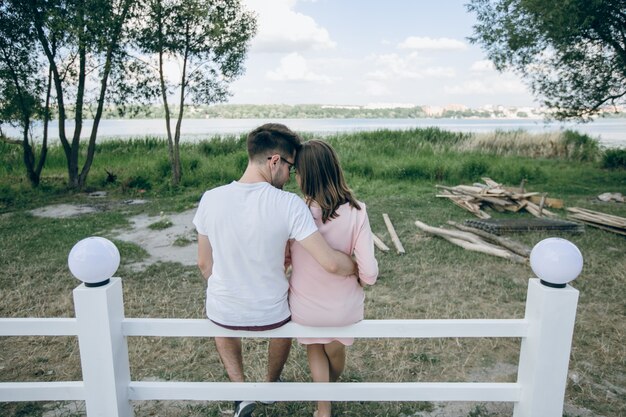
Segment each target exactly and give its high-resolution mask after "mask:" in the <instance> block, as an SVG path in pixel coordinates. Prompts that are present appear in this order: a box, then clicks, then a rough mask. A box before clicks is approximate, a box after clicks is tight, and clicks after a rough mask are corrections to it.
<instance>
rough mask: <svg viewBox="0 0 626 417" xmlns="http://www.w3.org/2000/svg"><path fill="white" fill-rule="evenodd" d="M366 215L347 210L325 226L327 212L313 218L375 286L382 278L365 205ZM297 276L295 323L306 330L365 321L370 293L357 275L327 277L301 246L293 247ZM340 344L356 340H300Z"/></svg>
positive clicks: (315, 209)
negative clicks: (364, 313) (336, 341)
mask: <svg viewBox="0 0 626 417" xmlns="http://www.w3.org/2000/svg"><path fill="white" fill-rule="evenodd" d="M359 205H360V206H361V210H356V209H354V208H352V207H350V204H349V203H346V204H343V205H342V206H340V207H339V209H338V210H337V214H338V215H339V216H338V217H336V218H334V219H330V220H328V221H326V223H322V210H321V209H320V208H319V206H317V205H315V203H314V205H312V206H311V213H312V214H313V218H314V219H315V223H316V224H317V227H318V230H319V231H320V233H321V234H322V236H324V238H325V239H326V241H327V242H328V244H329V245H330V246H331V247H332V248H333V249H336V250H339V251H341V252H344V253H346V254H350V255H354V257H355V258H356V261H357V264H358V267H359V278H360V279H361V281H362V282H363V283H364V284H368V285H372V284H374V283H375V282H376V278H377V277H378V263H377V261H376V258H375V257H374V241H373V238H372V230H371V228H370V224H369V219H368V217H367V211H366V208H365V204H363V203H361V202H359ZM290 250H291V263H292V268H293V270H292V273H291V279H290V282H289V308H290V309H291V320H292V321H294V322H295V323H299V324H303V325H306V326H333V327H335V326H346V325H350V324H353V323H356V322H358V321H361V320H363V308H364V307H363V306H364V304H363V302H364V301H365V293H364V292H363V288H362V287H361V285H359V283H358V281H357V277H356V275H351V276H347V277H345V276H340V275H335V274H331V273H328V272H326V271H325V270H324V268H322V266H321V265H320V264H318V263H317V262H316V261H315V259H313V257H312V256H311V255H309V253H308V252H307V251H306V250H305V249H304V248H303V247H302V246H301V245H300V244H299V243H298V242H295V241H293V242H291V245H290ZM333 340H338V341H339V342H341V343H343V344H344V345H347V346H349V345H351V344H352V343H353V342H354V339H352V338H325V339H313V338H306V339H298V341H299V342H300V343H303V344H313V343H330V342H332V341H333Z"/></svg>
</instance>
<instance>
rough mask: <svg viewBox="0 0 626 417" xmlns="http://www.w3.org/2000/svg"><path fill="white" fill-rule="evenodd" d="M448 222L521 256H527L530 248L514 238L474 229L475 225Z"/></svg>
mask: <svg viewBox="0 0 626 417" xmlns="http://www.w3.org/2000/svg"><path fill="white" fill-rule="evenodd" d="M448 224H449V225H451V226H454V227H456V228H457V229H459V230H463V231H465V232H469V233H473V234H475V235H478V236H480V237H482V238H483V239H485V240H487V241H488V242H492V243H495V244H498V245H500V246H503V247H505V248H507V249H508V250H510V251H511V252H513V253H516V254H518V255H520V256H523V257H526V258H527V257H529V256H530V251H531V248H529V247H528V246H526V245H524V244H523V243H520V242H516V241H514V240H511V239H508V238H506V237H502V236H498V235H494V234H493V233H489V232H485V231H484V230H480V229H476V228H475V227H470V226H465V225H462V224H459V223H456V222H453V221H448Z"/></svg>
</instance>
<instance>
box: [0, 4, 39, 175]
mask: <svg viewBox="0 0 626 417" xmlns="http://www.w3.org/2000/svg"><path fill="white" fill-rule="evenodd" d="M20 20H21V17H20V16H19V15H16V14H15V10H14V9H12V8H11V7H10V5H9V4H8V3H7V2H5V1H2V2H1V3H0V93H1V97H2V99H1V100H0V135H1V136H2V137H3V138H4V135H3V134H2V124H3V123H8V124H11V125H13V126H18V127H19V128H20V129H21V130H22V140H21V141H19V143H20V144H21V146H22V150H23V160H24V165H25V167H26V174H27V177H28V180H29V181H30V183H31V184H32V185H33V186H34V187H36V186H38V185H39V182H40V178H41V171H42V169H43V166H44V164H45V161H46V156H47V152H48V122H49V120H50V87H51V76H50V72H49V71H41V70H40V69H39V68H47V66H46V65H43V64H44V63H43V62H41V61H40V60H38V59H37V58H38V57H37V54H36V50H37V45H36V44H35V42H34V40H33V34H32V32H31V31H29V27H28V25H27V24H24V22H23V21H22V22H20ZM18 22H19V23H21V24H17V23H18ZM41 118H42V119H43V126H44V129H43V138H42V143H41V145H40V154H39V160H38V161H37V155H36V148H37V145H36V144H35V143H34V141H33V140H32V138H31V135H30V132H31V130H30V129H31V123H32V122H33V121H34V119H41Z"/></svg>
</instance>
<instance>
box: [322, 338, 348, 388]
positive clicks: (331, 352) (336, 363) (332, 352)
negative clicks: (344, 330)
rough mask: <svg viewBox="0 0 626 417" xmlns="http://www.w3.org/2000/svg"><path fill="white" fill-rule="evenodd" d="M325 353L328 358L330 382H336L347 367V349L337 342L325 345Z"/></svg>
mask: <svg viewBox="0 0 626 417" xmlns="http://www.w3.org/2000/svg"><path fill="white" fill-rule="evenodd" d="M324 352H325V353H326V357H327V358H328V365H329V366H328V370H329V377H330V382H335V381H337V380H338V379H339V377H340V376H341V374H342V373H343V370H344V368H345V367H346V347H345V346H344V345H343V344H342V343H340V342H338V341H336V340H335V341H333V342H330V343H328V344H326V345H324Z"/></svg>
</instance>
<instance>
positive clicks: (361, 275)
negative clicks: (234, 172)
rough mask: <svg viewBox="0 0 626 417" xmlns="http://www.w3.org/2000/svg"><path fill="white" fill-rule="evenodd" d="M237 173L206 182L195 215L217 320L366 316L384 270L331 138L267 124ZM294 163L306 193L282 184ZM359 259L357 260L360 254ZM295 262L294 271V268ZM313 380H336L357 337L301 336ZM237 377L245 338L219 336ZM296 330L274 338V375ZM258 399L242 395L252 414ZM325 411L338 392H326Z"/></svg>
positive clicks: (254, 136)
mask: <svg viewBox="0 0 626 417" xmlns="http://www.w3.org/2000/svg"><path fill="white" fill-rule="evenodd" d="M247 146H248V166H247V168H246V170H245V172H244V173H243V175H242V177H241V178H240V179H239V181H233V182H232V183H230V184H228V185H224V186H220V187H217V188H214V189H211V190H209V191H207V192H206V193H205V194H204V195H203V196H202V199H201V201H200V205H199V207H198V211H197V213H196V215H195V217H194V220H193V222H194V225H195V226H196V229H197V232H198V266H199V267H200V270H201V271H202V274H203V276H204V277H205V278H206V279H207V297H206V311H207V316H208V318H209V319H210V320H211V321H213V322H214V323H216V324H217V325H219V326H222V327H225V328H228V329H234V330H253V331H261V330H270V329H275V328H277V327H280V326H282V325H284V324H285V323H287V322H289V321H290V320H293V321H294V322H296V323H300V324H303V325H307V326H343V325H349V324H352V323H356V322H358V321H360V320H362V319H363V302H364V292H363V288H362V286H363V285H365V284H370V285H371V284H373V283H374V282H375V281H376V277H377V275H378V265H377V262H376V259H375V258H374V244H373V240H372V233H371V229H370V225H369V220H368V217H367V212H366V209H365V205H364V204H363V203H362V202H359V201H357V200H356V199H355V198H354V195H353V194H352V192H351V190H350V189H349V188H348V187H347V185H346V183H345V180H344V177H343V173H342V171H341V167H340V165H339V161H338V158H337V155H336V153H335V152H334V150H333V149H332V148H331V147H330V145H328V144H326V143H324V142H322V141H316V140H311V141H308V142H305V143H301V140H300V137H299V136H298V135H297V134H295V133H294V132H292V131H291V130H290V129H288V128H287V127H286V126H284V125H281V124H265V125H263V126H260V127H258V128H257V129H255V130H253V131H252V132H251V133H250V134H249V135H248V139H247ZM293 172H295V174H296V180H297V182H298V185H299V186H300V189H301V190H302V194H303V195H304V200H302V199H301V198H300V197H298V196H297V195H296V194H293V193H290V192H286V191H283V190H282V188H283V186H284V185H285V184H286V183H287V181H289V178H290V176H291V174H292V173H293ZM353 259H355V260H356V261H355V260H353ZM289 266H291V268H292V272H291V278H290V279H289V280H288V279H287V277H286V273H285V271H286V269H288V267H289ZM298 341H299V342H300V343H302V344H304V345H306V346H307V354H308V359H309V365H310V368H311V374H312V377H313V380H314V381H315V382H329V381H336V380H337V379H338V378H339V376H340V374H341V372H342V371H343V368H344V363H345V346H349V345H351V344H352V342H353V340H352V339H345V338H341V339H340V338H324V339H310V338H306V339H299V340H298ZM215 344H216V347H217V351H218V353H219V355H220V358H221V360H222V363H223V365H224V367H225V369H226V372H227V373H228V376H229V378H230V380H231V381H234V382H243V381H244V371H243V358H242V348H241V338H235V337H216V338H215ZM290 349H291V339H289V338H279V339H270V341H269V347H268V374H267V381H268V382H275V381H278V380H279V378H280V374H281V372H282V369H283V366H284V364H285V362H286V361H287V357H288V356H289V351H290ZM254 407H255V403H254V402H253V401H238V402H236V403H235V414H234V415H235V417H243V416H249V415H250V414H251V413H252V411H253V409H254ZM316 415H317V416H318V417H327V416H330V402H318V409H317V411H316Z"/></svg>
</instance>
